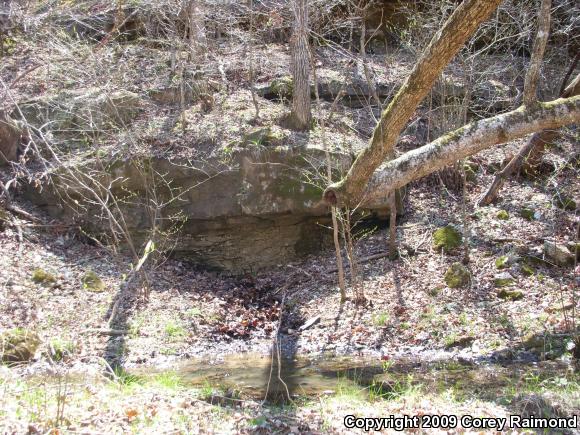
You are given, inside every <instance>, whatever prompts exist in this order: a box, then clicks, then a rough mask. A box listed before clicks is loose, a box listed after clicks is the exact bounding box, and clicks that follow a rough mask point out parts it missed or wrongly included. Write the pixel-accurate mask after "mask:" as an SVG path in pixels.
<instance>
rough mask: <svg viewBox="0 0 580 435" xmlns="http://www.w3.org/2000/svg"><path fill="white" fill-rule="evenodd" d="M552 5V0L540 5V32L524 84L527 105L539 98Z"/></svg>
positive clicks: (544, 0) (537, 34) (544, 1)
mask: <svg viewBox="0 0 580 435" xmlns="http://www.w3.org/2000/svg"><path fill="white" fill-rule="evenodd" d="M551 7H552V0H542V5H541V6H540V12H539V14H538V32H537V33H536V40H535V41H534V48H533V50H532V58H531V61H530V67H529V68H528V71H527V73H526V80H525V84H524V104H525V105H526V106H529V105H531V104H534V103H535V102H536V101H537V99H538V95H537V88H538V79H539V77H540V69H541V67H542V60H543V59H544V51H546V43H547V42H548V35H549V34H550V9H551Z"/></svg>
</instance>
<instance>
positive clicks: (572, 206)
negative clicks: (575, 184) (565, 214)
mask: <svg viewBox="0 0 580 435" xmlns="http://www.w3.org/2000/svg"><path fill="white" fill-rule="evenodd" d="M554 205H556V207H558V208H559V209H562V210H566V211H574V210H576V207H577V204H576V201H574V200H573V199H572V198H570V197H568V196H566V195H561V194H560V195H556V196H555V197H554Z"/></svg>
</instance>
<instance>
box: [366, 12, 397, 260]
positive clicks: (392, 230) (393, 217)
mask: <svg viewBox="0 0 580 435" xmlns="http://www.w3.org/2000/svg"><path fill="white" fill-rule="evenodd" d="M365 12H366V8H364V9H362V12H361V22H362V23H361V35H360V55H361V59H362V66H363V72H364V75H365V79H366V81H367V86H368V87H369V91H370V93H371V96H372V97H373V100H374V101H375V104H376V105H377V107H378V108H379V110H380V111H382V104H381V99H380V98H379V94H378V92H377V88H376V85H375V81H374V80H373V78H372V76H371V72H370V69H369V66H368V61H367V52H366V24H365ZM371 114H372V109H371ZM394 155H395V153H394V149H393V152H391V153H390V154H389V155H387V159H389V160H391V159H392V158H393V157H394ZM388 203H389V213H390V214H389V244H388V246H389V258H390V259H391V260H394V259H395V258H397V257H398V255H399V249H398V247H397V197H396V192H394V191H393V192H391V193H389V199H388Z"/></svg>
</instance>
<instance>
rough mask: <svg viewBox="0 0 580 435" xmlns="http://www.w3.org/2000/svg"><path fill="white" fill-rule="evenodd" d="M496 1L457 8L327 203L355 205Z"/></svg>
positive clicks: (468, 0) (474, 0)
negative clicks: (402, 133) (449, 65)
mask: <svg viewBox="0 0 580 435" xmlns="http://www.w3.org/2000/svg"><path fill="white" fill-rule="evenodd" d="M500 3H501V0H465V1H463V2H462V3H461V4H460V5H459V6H458V7H457V9H456V10H455V12H454V13H453V14H452V15H451V16H450V17H449V19H448V20H447V21H446V23H445V24H444V25H443V28H442V29H440V30H439V31H438V32H437V33H436V34H435V36H434V37H433V39H432V40H431V42H430V43H429V45H428V46H427V48H426V49H425V51H424V53H423V55H422V56H421V58H420V59H419V61H418V62H417V63H416V65H415V67H414V68H413V71H412V72H411V74H410V76H409V77H408V78H407V80H406V81H405V83H404V84H403V85H402V87H401V89H400V90H399V92H398V93H397V95H395V97H394V98H393V100H392V101H391V103H390V104H389V106H388V107H387V109H386V110H385V111H384V112H383V114H382V116H381V119H380V121H379V123H378V124H377V126H376V128H375V130H374V132H373V137H372V139H371V143H370V145H369V146H368V147H367V148H366V149H365V150H364V151H362V152H361V153H360V154H359V155H358V157H357V159H356V160H355V162H354V163H353V165H352V167H351V168H350V170H349V172H348V174H347V175H346V177H345V178H344V179H343V180H342V181H340V182H339V183H335V184H333V185H331V186H329V187H328V188H327V189H326V191H325V192H324V198H325V200H326V201H327V202H328V203H329V204H334V205H342V204H351V205H353V206H354V205H356V204H358V202H359V200H360V199H361V195H362V193H363V192H364V190H365V187H366V185H367V183H368V181H369V180H370V178H371V177H372V175H373V172H374V171H375V170H376V169H377V168H378V167H379V166H380V165H381V164H382V163H383V161H384V160H385V158H386V157H387V156H388V155H389V154H390V153H391V152H392V150H393V147H394V145H395V143H396V141H397V139H398V137H399V134H400V133H401V131H402V130H403V128H404V127H405V125H406V123H407V121H408V120H409V118H410V117H411V116H412V114H413V112H414V111H415V109H416V108H417V106H418V105H419V104H420V103H421V101H422V100H423V98H425V96H426V95H427V94H428V93H429V90H430V89H431V87H432V86H433V83H435V81H436V80H437V78H438V77H439V76H440V74H441V72H442V71H443V69H444V68H445V66H446V65H447V64H448V63H449V62H450V61H451V60H452V59H453V57H455V55H456V54H457V52H458V51H459V50H460V49H461V47H463V45H464V44H465V41H467V39H469V38H470V37H471V36H472V35H473V33H475V31H476V30H477V28H478V27H479V25H480V24H481V23H482V22H483V21H485V20H486V19H487V18H489V16H490V15H491V14H492V13H493V11H494V10H495V9H496V8H497V7H498V6H499V4H500Z"/></svg>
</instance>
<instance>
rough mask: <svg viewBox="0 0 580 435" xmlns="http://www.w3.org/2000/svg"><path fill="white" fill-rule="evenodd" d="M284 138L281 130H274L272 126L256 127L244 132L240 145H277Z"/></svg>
mask: <svg viewBox="0 0 580 435" xmlns="http://www.w3.org/2000/svg"><path fill="white" fill-rule="evenodd" d="M283 140H284V134H283V133H282V132H281V131H275V130H274V129H273V128H272V127H263V128H257V129H254V130H252V131H249V132H248V133H246V134H245V135H244V137H243V139H242V145H244V146H249V145H256V146H259V145H262V146H268V145H277V144H280V143H281V142H282V141H283Z"/></svg>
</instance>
